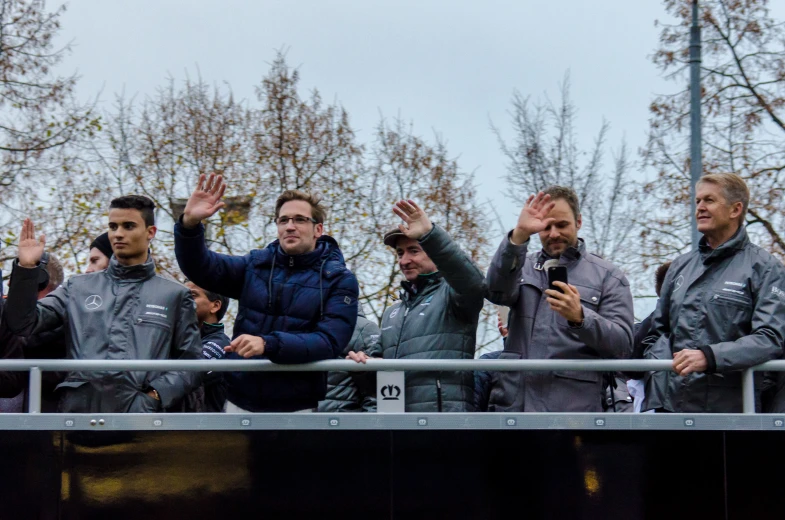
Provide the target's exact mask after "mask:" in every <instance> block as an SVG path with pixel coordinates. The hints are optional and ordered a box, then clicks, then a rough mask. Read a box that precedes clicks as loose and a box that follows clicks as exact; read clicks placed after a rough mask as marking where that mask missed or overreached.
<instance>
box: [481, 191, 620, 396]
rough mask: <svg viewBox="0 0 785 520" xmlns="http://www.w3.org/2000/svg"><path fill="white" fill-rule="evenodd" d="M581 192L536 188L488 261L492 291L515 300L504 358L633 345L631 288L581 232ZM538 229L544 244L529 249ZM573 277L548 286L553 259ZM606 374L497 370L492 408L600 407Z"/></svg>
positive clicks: (571, 354)
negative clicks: (593, 250) (535, 249)
mask: <svg viewBox="0 0 785 520" xmlns="http://www.w3.org/2000/svg"><path fill="white" fill-rule="evenodd" d="M581 223H582V221H581V214H580V207H579V201H578V197H577V195H576V194H575V192H574V191H573V190H572V189H570V188H567V187H561V186H553V187H551V188H548V189H546V190H544V191H543V192H540V193H538V194H537V195H532V196H531V197H529V199H528V200H527V202H526V204H525V206H524V207H523V209H522V210H521V214H520V216H519V217H518V223H517V224H516V226H515V228H513V230H512V231H510V232H509V233H508V234H507V236H506V237H504V239H503V240H502V243H501V245H500V246H499V249H498V250H497V252H496V255H495V256H494V258H493V261H492V263H491V267H490V268H489V269H488V275H487V283H488V299H489V300H490V301H491V302H493V303H495V304H497V305H506V306H509V307H510V321H509V325H508V326H509V334H508V336H507V341H506V343H505V347H504V352H503V353H502V354H501V357H500V359H574V360H581V359H603V358H604V359H623V358H626V357H629V355H630V351H631V350H632V322H633V310H632V293H631V292H630V284H629V282H627V278H626V277H625V276H624V273H622V272H621V270H620V269H619V268H618V267H616V266H615V265H613V264H612V263H610V262H608V261H606V260H603V259H602V258H600V257H598V256H596V255H593V254H591V253H589V252H588V251H587V249H586V245H585V244H584V242H583V240H582V239H580V238H578V231H579V230H580V228H581ZM535 233H537V234H539V237H540V242H542V250H541V251H538V252H533V253H531V254H527V253H528V245H529V239H530V237H531V236H532V235H534V234H535ZM551 265H553V266H563V267H565V268H566V271H567V275H568V276H567V279H568V280H569V283H568V284H567V283H564V282H561V281H556V282H555V283H554V285H555V286H556V287H557V288H558V290H553V289H549V288H548V271H547V269H548V267H549V266H551ZM602 405H603V386H602V374H600V373H594V372H581V371H571V370H562V371H554V372H497V373H495V375H494V381H493V388H492V390H491V397H490V405H489V411H497V412H499V411H523V412H600V411H602Z"/></svg>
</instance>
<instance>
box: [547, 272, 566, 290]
mask: <svg viewBox="0 0 785 520" xmlns="http://www.w3.org/2000/svg"><path fill="white" fill-rule="evenodd" d="M553 282H564V283H569V282H567V266H564V265H555V266H553V267H549V268H548V289H552V290H554V291H559V292H560V293H563V292H564V291H563V290H562V289H561V288H560V287H556V286H555V285H553Z"/></svg>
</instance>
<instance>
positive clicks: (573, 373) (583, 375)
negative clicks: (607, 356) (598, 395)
mask: <svg viewBox="0 0 785 520" xmlns="http://www.w3.org/2000/svg"><path fill="white" fill-rule="evenodd" d="M553 375H554V376H556V377H561V378H564V379H572V380H573V381H584V382H586V383H599V382H600V378H601V377H602V374H600V373H598V372H584V371H582V370H559V371H557V372H554V373H553Z"/></svg>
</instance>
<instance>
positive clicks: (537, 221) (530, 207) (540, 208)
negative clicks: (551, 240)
mask: <svg viewBox="0 0 785 520" xmlns="http://www.w3.org/2000/svg"><path fill="white" fill-rule="evenodd" d="M554 205H555V203H554V202H551V196H550V195H545V194H544V193H543V192H539V193H538V194H537V195H531V196H530V197H529V198H528V200H526V204H524V206H523V209H522V210H521V214H520V215H519V216H518V223H517V224H516V225H515V229H513V230H512V241H513V243H515V244H518V245H520V244H523V243H524V242H526V241H527V240H529V237H530V236H532V235H534V234H535V233H539V232H540V231H545V229H546V228H547V227H548V226H549V225H550V224H551V223H552V222H553V219H552V218H547V215H548V213H550V212H551V210H552V209H553V206H554Z"/></svg>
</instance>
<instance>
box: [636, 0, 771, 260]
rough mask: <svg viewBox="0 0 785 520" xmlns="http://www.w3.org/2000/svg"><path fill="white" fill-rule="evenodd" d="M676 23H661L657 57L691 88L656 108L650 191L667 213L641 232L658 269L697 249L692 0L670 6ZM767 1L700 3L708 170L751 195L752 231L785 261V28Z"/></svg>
mask: <svg viewBox="0 0 785 520" xmlns="http://www.w3.org/2000/svg"><path fill="white" fill-rule="evenodd" d="M664 5H665V9H666V11H667V13H668V14H669V15H670V16H671V17H672V20H671V21H670V22H669V23H659V26H660V27H661V28H662V30H661V33H660V46H659V48H658V49H657V51H656V52H655V54H654V56H653V60H654V63H655V64H657V65H658V66H659V67H660V68H661V69H662V71H663V72H664V73H665V74H666V75H667V77H668V78H670V79H672V80H673V81H674V83H675V84H677V85H679V86H681V87H683V88H681V89H679V90H678V91H677V92H675V93H672V94H666V95H661V96H658V97H657V98H655V99H654V101H653V102H652V103H651V107H650V109H651V113H652V118H651V122H650V137H649V143H648V146H647V148H646V150H645V156H644V157H645V160H646V162H647V164H648V165H651V166H653V167H654V168H656V172H657V177H656V179H655V180H654V181H652V182H651V183H649V184H648V185H647V187H646V192H647V195H648V196H649V197H650V198H651V199H652V200H655V201H657V205H658V206H659V208H660V211H659V213H658V215H657V218H656V219H652V221H651V222H650V224H649V225H648V226H647V228H646V229H645V230H644V231H643V232H642V238H643V245H644V247H643V251H644V253H645V254H646V255H647V256H648V259H649V261H652V262H654V263H658V262H660V261H664V260H667V259H671V258H672V257H673V256H675V255H676V254H678V253H680V252H684V251H685V250H686V249H687V248H688V247H689V225H690V204H689V202H690V200H689V197H690V195H689V184H690V177H689V135H690V134H689V131H690V129H689V117H690V115H689V114H690V112H689V110H690V106H689V70H688V65H689V63H688V60H689V27H690V24H691V5H692V2H691V1H688V0H666V1H665V2H664ZM768 6H769V2H768V1H767V0H744V1H741V0H701V2H700V9H701V11H700V25H701V30H702V39H703V52H702V58H703V63H702V72H701V77H702V96H701V98H702V116H703V128H702V132H703V140H704V143H703V154H704V155H703V170H704V173H714V172H734V173H738V174H739V175H741V176H742V177H744V178H745V179H746V180H747V182H748V184H749V185H750V189H751V191H752V200H751V203H750V212H749V215H748V217H747V226H748V228H747V229H748V231H749V232H750V234H751V235H752V236H753V239H754V240H755V241H756V242H758V243H759V244H760V245H762V246H763V247H766V248H767V249H769V250H770V251H772V252H773V253H774V254H776V255H778V256H779V257H780V258H785V235H783V229H785V201H783V189H785V176H784V175H785V174H784V173H783V172H785V122H784V121H785V31H784V30H783V20H775V19H773V18H772V17H771V15H770V13H769V9H768Z"/></svg>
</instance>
